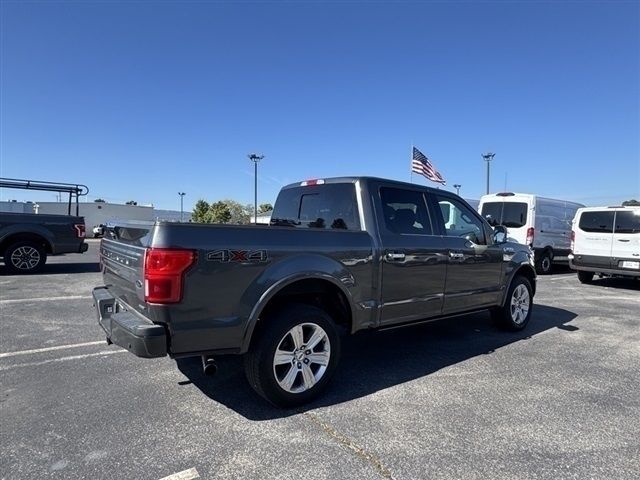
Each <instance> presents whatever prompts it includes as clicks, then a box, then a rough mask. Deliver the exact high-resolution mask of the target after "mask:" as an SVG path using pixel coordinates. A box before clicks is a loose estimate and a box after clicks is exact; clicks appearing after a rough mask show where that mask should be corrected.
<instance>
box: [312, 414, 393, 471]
mask: <svg viewBox="0 0 640 480" xmlns="http://www.w3.org/2000/svg"><path fill="white" fill-rule="evenodd" d="M303 415H304V416H305V417H307V418H308V419H309V420H311V422H313V423H314V424H316V425H318V426H319V427H320V428H322V430H324V432H325V433H326V434H327V435H329V437H331V438H332V439H333V440H335V441H336V442H338V443H339V444H340V445H343V446H344V447H346V448H347V449H348V450H350V451H351V452H353V453H354V454H355V455H356V456H358V457H360V458H361V459H363V460H364V461H366V462H367V463H369V464H371V465H372V466H373V468H375V469H376V471H377V472H378V473H379V474H380V475H381V476H382V478H388V479H391V480H393V479H394V477H393V474H392V473H391V470H389V468H387V467H386V466H385V464H384V463H382V460H380V459H379V458H378V457H376V456H375V455H374V454H373V453H370V452H367V451H366V450H365V449H364V448H362V447H360V446H358V445H356V444H355V443H354V442H353V441H352V440H351V439H350V438H349V437H347V436H346V435H344V434H342V433H340V432H339V431H337V430H336V429H335V428H333V427H332V426H331V425H330V424H328V423H327V422H325V421H323V420H321V419H320V417H318V416H317V415H316V414H314V413H310V412H305V413H303Z"/></svg>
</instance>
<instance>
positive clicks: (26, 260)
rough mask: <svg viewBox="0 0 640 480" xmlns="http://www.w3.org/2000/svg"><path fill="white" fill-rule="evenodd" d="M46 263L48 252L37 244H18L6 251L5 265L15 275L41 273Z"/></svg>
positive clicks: (27, 242)
mask: <svg viewBox="0 0 640 480" xmlns="http://www.w3.org/2000/svg"><path fill="white" fill-rule="evenodd" d="M46 261H47V252H46V251H45V250H44V248H43V246H42V245H38V244H37V243H35V242H30V241H21V242H16V243H14V244H12V245H9V247H8V248H7V249H6V250H5V251H4V264H5V266H6V267H7V270H8V271H9V272H10V273H14V274H24V273H35V272H39V271H40V270H42V267H44V264H45V263H46Z"/></svg>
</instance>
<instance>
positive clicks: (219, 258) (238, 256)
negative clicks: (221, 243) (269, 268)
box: [207, 249, 269, 263]
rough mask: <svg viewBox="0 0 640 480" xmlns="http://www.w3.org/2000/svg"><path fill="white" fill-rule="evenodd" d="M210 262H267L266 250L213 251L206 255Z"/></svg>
mask: <svg viewBox="0 0 640 480" xmlns="http://www.w3.org/2000/svg"><path fill="white" fill-rule="evenodd" d="M207 260H208V261H210V262H221V263H227V262H237V263H261V262H266V261H267V260H269V256H268V255H267V251H266V250H227V249H224V250H214V251H212V252H209V253H207Z"/></svg>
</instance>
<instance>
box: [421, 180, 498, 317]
mask: <svg viewBox="0 0 640 480" xmlns="http://www.w3.org/2000/svg"><path fill="white" fill-rule="evenodd" d="M432 198H433V199H434V201H435V208H434V210H435V211H436V215H437V217H438V219H439V221H440V222H439V223H440V228H441V232H442V233H443V235H444V242H445V245H446V247H447V253H448V263H447V280H446V284H445V290H444V306H443V311H442V313H443V314H452V313H458V312H464V311H467V310H474V309H476V308H482V307H485V306H491V305H496V304H497V303H498V302H499V300H500V298H501V295H502V289H501V283H502V265H503V255H504V252H503V248H504V246H503V245H496V244H494V243H493V240H492V239H491V238H490V236H489V235H488V234H487V231H486V229H485V224H484V222H483V220H482V219H481V218H480V216H479V215H478V214H477V213H476V212H475V211H473V210H472V209H471V208H470V207H469V206H468V205H467V204H466V203H464V202H463V201H462V200H461V199H460V198H458V197H455V196H453V195H449V194H447V193H445V192H443V193H441V194H434V195H433V197H432Z"/></svg>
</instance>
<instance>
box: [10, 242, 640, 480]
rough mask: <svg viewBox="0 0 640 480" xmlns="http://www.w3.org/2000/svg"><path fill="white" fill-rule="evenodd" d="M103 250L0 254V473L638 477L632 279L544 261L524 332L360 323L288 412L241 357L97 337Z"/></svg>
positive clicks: (636, 287) (469, 321)
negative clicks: (255, 384) (364, 326)
mask: <svg viewBox="0 0 640 480" xmlns="http://www.w3.org/2000/svg"><path fill="white" fill-rule="evenodd" d="M96 250H97V243H95V242H91V246H90V250H89V252H87V254H85V255H69V256H66V257H58V258H53V259H50V261H49V263H48V265H47V266H46V269H45V271H44V272H43V273H42V274H39V275H31V276H9V275H7V274H6V272H5V271H4V270H3V268H0V275H1V276H0V309H1V317H0V322H1V323H0V392H1V393H0V394H1V398H0V422H1V424H0V451H1V455H0V476H1V477H2V478H4V479H31V478H33V479H42V478H64V479H73V478H91V479H101V478H105V479H107V478H109V479H113V478H126V479H142V480H145V479H148V480H158V479H161V478H164V477H167V476H170V475H175V476H174V477H172V478H183V479H190V478H198V477H199V478H205V479H209V478H216V479H217V478H219V479H235V478H242V479H254V478H269V479H272V478H281V479H301V478H303V479H307V480H308V479H316V478H328V479H337V478H351V479H375V478H395V479H418V478H424V479H437V478H447V479H448V478H467V479H476V478H492V479H493V478H505V479H507V478H509V479H511V478H519V479H522V478H550V479H551V478H553V479H557V478H576V479H582V478H607V479H609V478H616V479H621V478H639V477H640V473H639V472H640V435H639V434H638V432H640V315H639V313H640V282H634V281H624V280H618V279H605V280H598V281H596V282H594V284H593V285H581V284H579V283H578V281H577V278H576V276H575V275H574V274H573V273H571V272H570V271H567V270H564V271H562V272H560V273H558V274H555V275H552V276H548V277H540V278H539V281H538V293H537V295H536V298H535V303H536V306H535V307H534V316H533V319H532V321H531V323H530V325H529V327H528V329H527V330H526V331H525V332H523V333H520V334H511V333H504V332H502V331H499V330H497V329H495V328H494V327H493V325H492V324H491V322H490V321H489V317H488V315H486V314H477V315H472V316H467V317H463V318H458V319H454V320H449V321H446V322H436V323H432V324H428V325H423V326H418V327H411V328H405V329H399V330H393V331H388V332H383V333H373V332H372V333H369V332H367V333H363V334H360V335H357V336H355V337H352V338H350V339H348V340H347V342H346V344H345V345H344V351H343V357H342V363H341V366H340V368H339V371H338V374H337V376H336V378H335V379H334V381H333V383H332V385H331V388H330V389H329V391H328V392H327V394H326V395H325V396H324V397H323V398H322V399H320V400H319V401H317V402H315V403H314V404H311V405H309V406H308V407H307V408H304V409H300V410H296V411H283V410H277V409H274V408H271V407H270V406H268V405H267V404H266V403H265V402H264V401H263V400H262V399H260V398H259V397H257V396H256V395H255V394H254V393H253V391H252V390H251V388H250V387H249V386H248V384H247V383H246V381H245V379H244V374H243V371H242V367H241V361H240V359H239V358H235V357H228V358H223V359H221V360H220V361H219V366H220V371H219V373H218V374H217V375H216V376H215V377H213V378H210V377H204V376H203V375H202V373H201V368H200V363H199V360H198V359H188V360H181V361H179V362H176V361H174V360H171V359H168V358H164V359H156V360H143V359H139V358H136V357H134V356H133V355H131V354H129V353H127V352H125V351H124V350H121V349H118V348H117V347H115V346H107V345H106V343H105V342H104V337H103V334H102V331H101V330H100V328H99V327H98V325H97V323H96V319H95V314H94V311H93V307H92V301H91V297H90V295H91V289H92V288H93V287H94V286H97V285H100V284H101V276H100V273H99V272H98V265H97V263H96V262H97V256H96ZM58 347H59V348H58ZM176 474H177V475H176Z"/></svg>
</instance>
